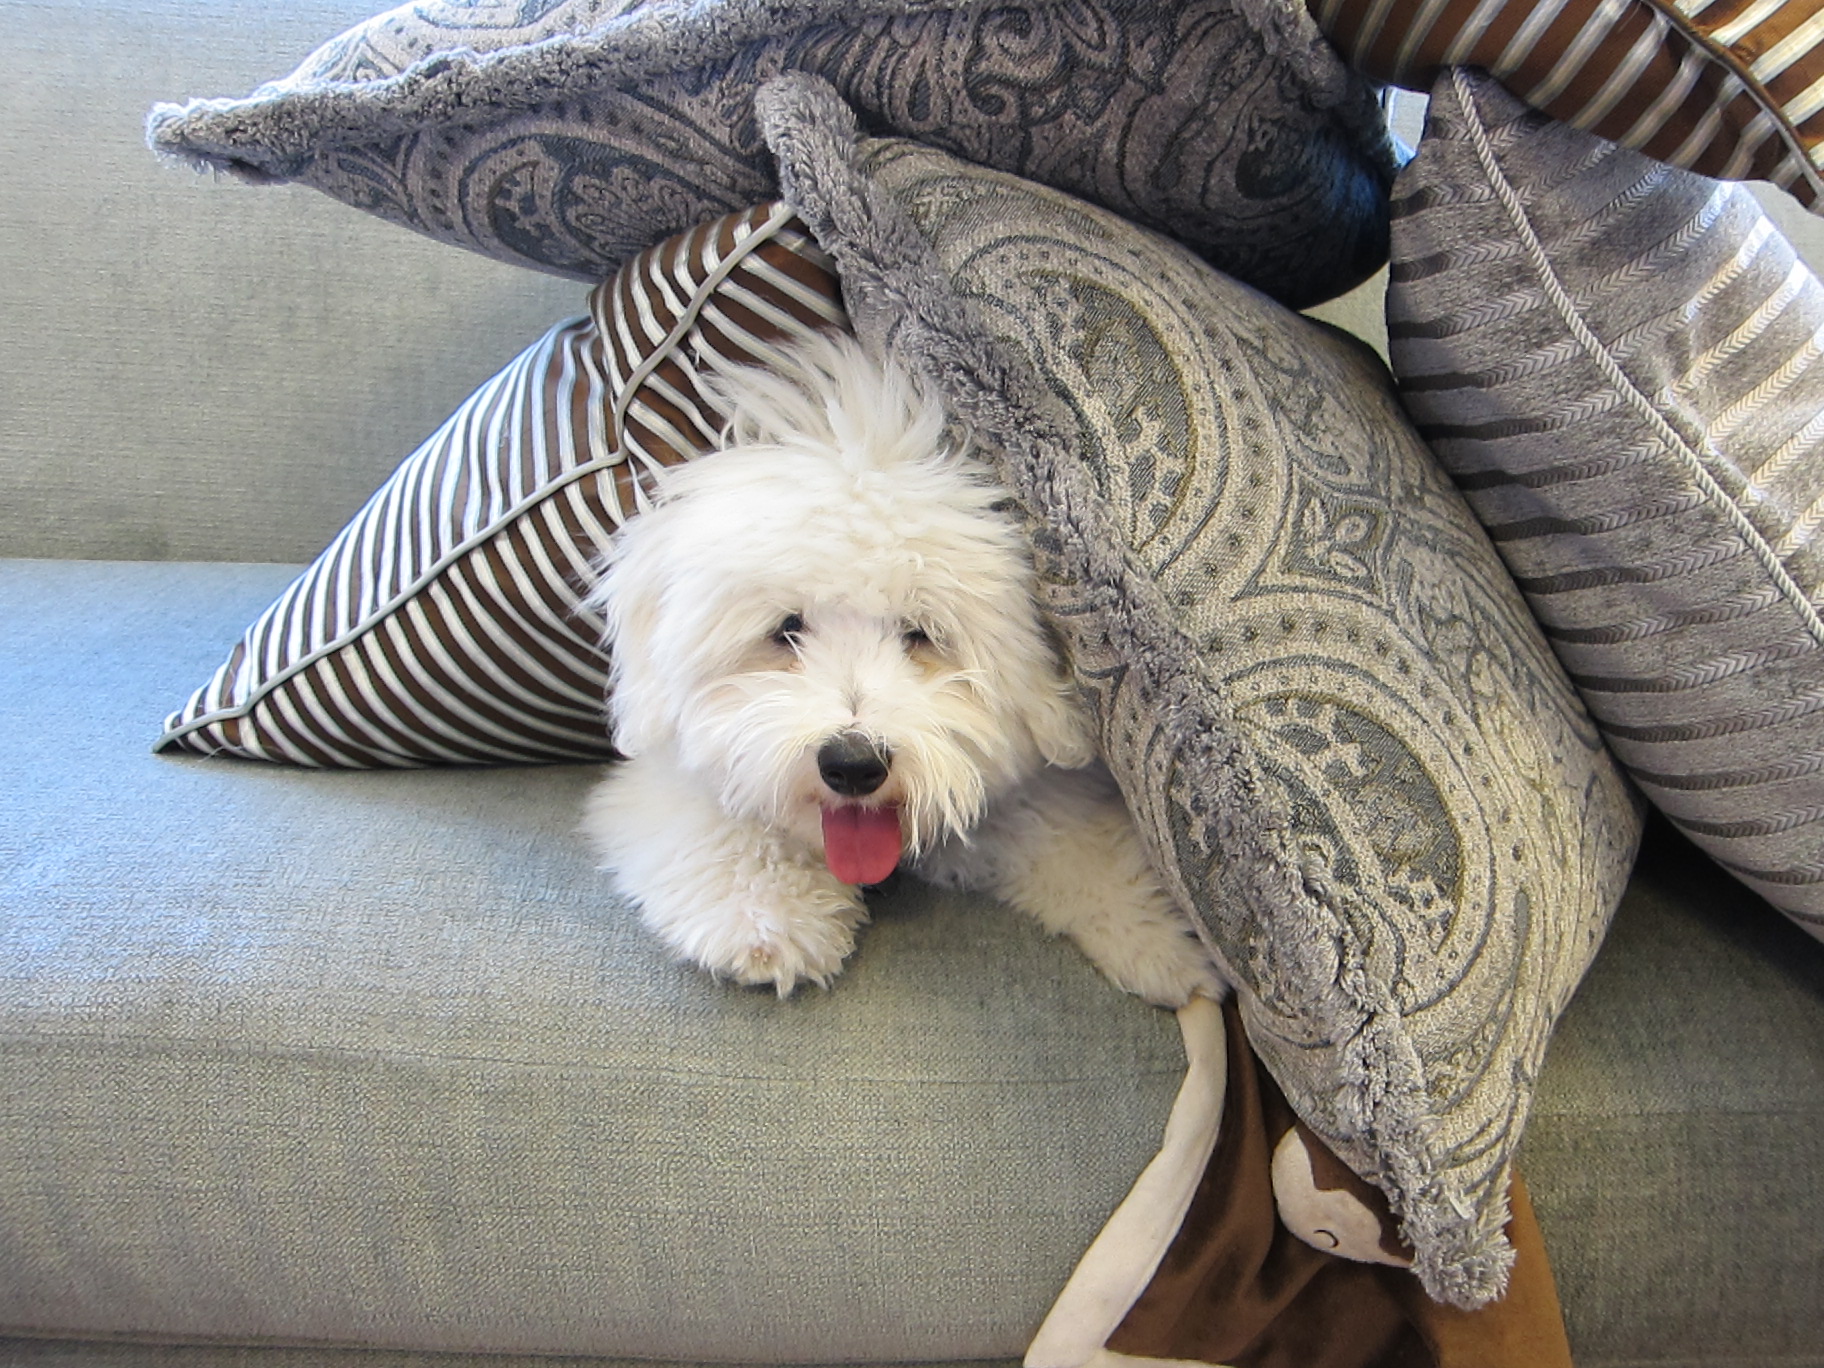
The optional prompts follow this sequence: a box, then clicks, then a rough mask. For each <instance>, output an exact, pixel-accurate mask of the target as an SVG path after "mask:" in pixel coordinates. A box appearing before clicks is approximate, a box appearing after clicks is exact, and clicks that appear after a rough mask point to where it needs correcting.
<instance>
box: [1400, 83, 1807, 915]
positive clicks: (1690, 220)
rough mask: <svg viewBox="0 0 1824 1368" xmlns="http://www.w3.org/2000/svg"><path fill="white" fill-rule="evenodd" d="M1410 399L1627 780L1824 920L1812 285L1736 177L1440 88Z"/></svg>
mask: <svg viewBox="0 0 1824 1368" xmlns="http://www.w3.org/2000/svg"><path fill="white" fill-rule="evenodd" d="M1395 214H1396V217H1395V222H1394V252H1395V261H1394V265H1393V270H1392V284H1391V286H1390V289H1389V295H1388V306H1387V307H1388V332H1389V336H1390V339H1391V347H1392V356H1393V363H1394V369H1395V370H1396V372H1397V373H1398V375H1399V377H1400V384H1401V389H1402V392H1403V394H1404V396H1405V400H1406V403H1407V406H1408V408H1409V410H1410V411H1411V412H1412V413H1413V414H1414V415H1415V417H1416V418H1417V420H1418V422H1419V425H1420V430H1421V431H1422V432H1424V433H1425V435H1426V436H1427V438H1428V439H1429V440H1430V442H1431V445H1432V447H1433V449H1434V450H1435V451H1436V452H1437V454H1438V456H1439V458H1440V459H1441V460H1442V461H1443V462H1444V463H1445V464H1446V465H1447V466H1448V467H1449V469H1450V470H1451V472H1452V473H1453V474H1454V476H1455V477H1456V479H1457V481H1458V482H1459V484H1460V485H1461V486H1462V488H1463V489H1464V491H1465V493H1466V495H1467V496H1468V498H1469V500H1470V502H1471V503H1472V504H1473V505H1474V507H1475V509H1476V511H1477V513H1478V514H1479V515H1480V517H1481V518H1482V521H1483V522H1484V523H1485V524H1486V525H1487V527H1488V528H1489V530H1490V532H1491V534H1492V535H1493V537H1494V540H1495V543H1496V545H1497V546H1499V547H1500V549H1501V553H1502V555H1503V556H1504V557H1505V559H1506V561H1507V563H1508V566H1509V568H1510V569H1511V570H1512V571H1513V573H1514V575H1515V577H1516V579H1517V580H1518V581H1519V583H1520V585H1521V587H1522V588H1523V589H1524V590H1525V592H1526V595H1527V597H1528V600H1529V601H1530V602H1531V604H1532V607H1533V611H1534V613H1535V614H1536V615H1537V617H1538V618H1539V620H1540V622H1541V623H1542V624H1544V627H1545V630H1546V633H1547V635H1548V636H1549V637H1550V638H1551V641H1552V644H1553V645H1554V646H1555V647H1556V649H1557V651H1558V654H1559V656H1560V657H1561V658H1562V660H1563V661H1564V663H1565V666H1566V668H1567V669H1568V670H1569V671H1570V674H1571V676H1572V678H1573V679H1574V680H1575V681H1576V683H1577V685H1578V687H1579V689H1581V690H1582V693H1583V696H1584V699H1585V701H1586V702H1587V704H1588V706H1589V709H1590V711H1591V713H1592V714H1594V715H1595V717H1596V718H1597V720H1598V721H1599V722H1600V724H1601V725H1602V728H1603V731H1604V734H1605V735H1606V736H1607V738H1608V741H1609V744H1610V746H1611V747H1612V748H1613V750H1614V751H1615V754H1616V755H1617V756H1618V757H1619V758H1620V759H1621V761H1622V762H1623V763H1624V764H1625V765H1626V766H1627V769H1628V771H1629V773H1630V774H1632V776H1633V777H1634V779H1635V781H1636V782H1637V783H1638V784H1639V786H1640V788H1641V790H1642V791H1643V792H1644V793H1645V794H1646V796H1647V797H1648V798H1650V799H1651V800H1652V801H1653V802H1654V803H1655V804H1657V805H1658V806H1659V807H1660V808H1661V809H1662V810H1663V811H1664V812H1665V813H1666V814H1667V815H1668V816H1669V817H1671V819H1672V820H1673V822H1674V823H1676V824H1677V825H1678V826H1679V827H1680V828H1681V829H1683V830H1684V831H1685V832H1686V834H1688V835H1689V836H1690V837H1691V838H1692V839H1693V840H1694V841H1696V842H1697V843H1698V844H1699V845H1700V846H1702V847H1704V848H1705V849H1706V850H1708V851H1709V852H1710V853H1711V854H1712V855H1713V856H1714V857H1715V858H1716V859H1717V860H1718V861H1720V862H1721V863H1722V864H1723V865H1724V866H1725V867H1727V868H1728V869H1730V870H1731V871H1732V872H1734V873H1735V874H1736V875H1737V876H1738V877H1740V878H1741V879H1742V880H1743V882H1745V883H1746V884H1747V885H1748V886H1749V887H1750V888H1753V889H1754V890H1755V891H1756V892H1758V893H1760V894H1762V895H1763V896H1764V897H1766V898H1767V899H1768V900H1769V901H1770V902H1772V903H1774V904H1775V905H1776V906H1778V907H1780V908H1782V909H1783V910H1785V911H1786V912H1787V913H1788V914H1789V915H1791V916H1792V917H1793V918H1794V919H1795V920H1796V921H1798V922H1799V923H1800V924H1801V925H1802V926H1804V927H1806V929H1808V930H1809V931H1811V932H1812V934H1814V935H1817V936H1820V937H1824V619H1821V618H1820V611H1819V610H1820V607H1821V606H1824V536H1821V535H1820V524H1821V523H1824V355H1821V354H1820V353H1824V287H1821V286H1820V284H1819V282H1818V279H1817V277H1816V276H1815V275H1813V274H1812V272H1811V271H1810V270H1809V269H1808V268H1807V267H1806V266H1805V264H1804V263H1803V262H1802V261H1801V260H1800V259H1799V258H1798V256H1797V254H1796V253H1795V252H1794V250H1793V248H1792V246H1791V244H1790V243H1788V242H1787V241H1786V240H1785V238H1783V237H1782V236H1781V235H1780V234H1779V232H1778V231H1777V230H1776V229H1775V228H1774V226H1773V225H1772V223H1771V222H1770V221H1769V220H1768V218H1767V216H1766V215H1765V214H1764V213H1763V211H1762V210H1761V208H1760V206H1759V204H1758V203H1757V202H1756V201H1755V199H1754V198H1753V196H1752V195H1750V194H1749V193H1748V192H1747V191H1746V190H1745V189H1743V188H1742V187H1740V186H1735V185H1727V184H1723V183H1721V182H1718V181H1712V180H1706V179H1704V178H1702V177H1699V176H1695V175H1692V174H1690V173H1688V172H1684V171H1677V170H1672V169H1670V168H1667V167H1664V166H1661V165H1659V164H1657V163H1654V162H1651V161H1648V160H1647V159H1646V158H1644V157H1641V156H1639V155H1637V154H1635V153H1633V152H1629V151H1626V150H1624V149H1621V148H1619V147H1616V146H1615V145H1614V144H1612V143H1607V142H1604V141H1602V140H1600V139H1597V138H1594V137H1591V136H1590V135H1588V134H1585V133H1580V132H1578V131H1577V130H1575V129H1570V128H1566V127H1564V126H1563V125H1560V124H1557V123H1554V122H1552V121H1551V120H1548V119H1546V118H1544V117H1543V116H1541V115H1537V114H1535V113H1533V112H1531V111H1530V110H1528V109H1526V108H1525V107H1524V106H1522V105H1521V104H1520V103H1519V102H1518V101H1517V100H1515V99H1514V98H1513V97H1512V96H1511V95H1509V94H1508V93H1507V92H1506V91H1504V90H1503V89H1501V88H1500V87H1499V86H1497V85H1496V84H1494V83H1493V82H1492V81H1490V80H1488V79H1487V78H1486V77H1483V76H1481V75H1479V74H1475V73H1471V72H1465V71H1453V72H1450V73H1447V74H1446V75H1445V76H1444V77H1442V78H1440V80H1439V82H1438V85H1437V87H1436V89H1435V90H1434V91H1433V93H1432V100H1431V110H1430V119H1429V123H1428V126H1427V129H1426V133H1425V137H1424V139H1423V141H1422V143H1421V146H1420V151H1419V155H1418V157H1417V158H1416V159H1415V160H1414V161H1413V162H1412V164H1411V165H1410V166H1408V167H1407V168H1406V170H1405V172H1404V173H1403V174H1402V177H1401V180H1400V183H1399V192H1398V196H1397V199H1396V204H1395Z"/></svg>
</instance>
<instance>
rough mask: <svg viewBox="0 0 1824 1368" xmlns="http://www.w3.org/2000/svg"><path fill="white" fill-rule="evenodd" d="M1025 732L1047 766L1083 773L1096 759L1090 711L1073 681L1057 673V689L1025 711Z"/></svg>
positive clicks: (1063, 671)
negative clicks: (1029, 733) (1079, 770)
mask: <svg viewBox="0 0 1824 1368" xmlns="http://www.w3.org/2000/svg"><path fill="white" fill-rule="evenodd" d="M1026 726H1027V729H1028V730H1030V731H1031V732H1032V739H1033V741H1034V743H1035V744H1037V746H1038V748H1039V754H1040V755H1042V756H1044V757H1045V759H1046V762H1047V763H1049V764H1053V765H1056V766H1058V767H1059V768H1060V769H1082V768H1083V767H1084V766H1085V765H1088V764H1091V763H1093V762H1094V760H1095V758H1096V738H1095V733H1094V731H1093V730H1092V728H1091V724H1090V717H1089V711H1088V710H1087V709H1086V708H1085V707H1084V706H1083V701H1082V698H1081V696H1080V695H1079V694H1078V692H1077V685H1076V681H1075V680H1073V679H1072V678H1071V677H1070V674H1069V672H1068V671H1066V670H1063V669H1060V670H1059V671H1058V674H1057V679H1056V687H1055V688H1052V689H1049V690H1047V691H1046V692H1045V693H1044V694H1043V695H1041V696H1040V697H1039V698H1038V699H1036V700H1034V703H1033V706H1031V707H1030V708H1029V709H1028V711H1027V717H1026Z"/></svg>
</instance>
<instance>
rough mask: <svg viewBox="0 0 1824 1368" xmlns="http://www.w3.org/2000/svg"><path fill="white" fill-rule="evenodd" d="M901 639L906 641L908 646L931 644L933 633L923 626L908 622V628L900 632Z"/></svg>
mask: <svg viewBox="0 0 1824 1368" xmlns="http://www.w3.org/2000/svg"><path fill="white" fill-rule="evenodd" d="M900 640H901V641H903V642H905V643H906V646H907V647H908V648H910V647H913V646H929V645H930V644H931V633H929V632H927V631H926V630H925V629H924V628H923V627H920V626H918V625H916V624H913V623H908V624H907V626H906V630H905V631H904V632H902V633H901V634H900Z"/></svg>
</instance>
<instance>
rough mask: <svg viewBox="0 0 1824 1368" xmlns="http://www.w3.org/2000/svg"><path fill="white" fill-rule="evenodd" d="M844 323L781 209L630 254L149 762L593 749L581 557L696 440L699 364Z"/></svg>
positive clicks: (378, 500)
mask: <svg viewBox="0 0 1824 1368" xmlns="http://www.w3.org/2000/svg"><path fill="white" fill-rule="evenodd" d="M845 325H846V317H845V315H844V313H843V310H842V304H841V299H840V293H839V290H838V286H837V280H836V275H835V271H834V268H833V266H832V264H831V262H830V260H829V258H828V257H827V256H826V255H825V254H824V253H823V251H822V250H821V249H820V248H818V246H817V244H816V243H815V241H813V240H812V238H811V237H810V235H809V234H808V233H807V232H806V231H805V229H804V226H803V224H802V223H800V222H799V221H798V219H797V218H796V216H795V215H794V214H793V213H792V212H791V210H790V209H788V208H787V207H785V206H784V205H781V204H766V205H761V206H758V207H757V208H754V209H751V210H748V211H746V212H744V213H740V214H733V215H729V216H728V217H726V218H723V219H720V220H717V221H715V222H713V223H708V224H704V225H702V226H701V227H698V228H696V229H693V230H692V231H690V232H688V233H684V234H680V235H679V236H677V237H675V238H672V239H670V240H668V241H666V242H664V243H661V244H660V245H658V246H656V247H653V248H650V249H648V250H647V251H645V252H643V253H641V254H640V255H639V256H637V257H635V258H634V259H633V260H631V261H630V262H628V263H627V264H626V265H625V266H624V267H622V268H621V270H620V271H619V272H617V273H616V275H615V276H614V277H613V278H612V279H610V280H608V281H607V282H605V283H604V284H603V285H601V286H599V287H597V289H596V290H595V291H594V292H593V293H592V295H591V296H590V317H588V318H583V319H575V320H572V321H569V322H566V323H562V324H560V325H558V326H557V327H555V328H553V329H552V330H551V331H550V332H549V333H547V334H546V335H545V336H544V337H542V338H540V339H539V340H538V341H537V342H536V343H534V344H533V345H532V346H531V347H530V348H528V349H527V350H526V351H525V352H524V353H523V354H521V355H520V356H519V357H518V358H516V359H515V360H514V361H513V362H512V363H511V364H510V365H508V366H507V367H506V368H505V369H504V370H502V371H501V372H500V374H498V375H496V376H495V377H494V378H493V379H492V380H490V381H488V382H487V383H486V384H485V385H483V386H482V387H481V388H480V389H478V390H477V391H476V392H475V393H474V394H473V395H472V396H470V398H469V399H468V400H467V401H466V402H465V403H464V404H463V405H462V407H461V408H460V409H458V410H457V411H456V413H455V414H453V415H452V416H451V417H450V418H449V420H448V421H447V422H445V423H444V425H443V426H442V427H441V428H439V429H438V430H437V432H436V433H434V434H433V435H432V436H431V438H430V439H429V440H428V441H426V442H425V443H424V444H423V445H422V446H421V447H419V448H418V450H417V451H415V452H414V453H412V455H411V456H410V457H408V458H407V459H406V461H405V462H404V463H403V464H402V465H401V466H400V467H399V468H398V469H397V470H396V471H395V472H394V473H393V474H392V475H391V476H390V477H389V478H388V480H387V481H386V483H385V484H384V485H382V486H381V487H380V489H379V490H378V491H376V492H375V494H374V495H373V497H372V498H371V499H370V500H369V501H368V503H367V504H366V505H365V506H364V507H363V508H362V509H361V511H360V512H359V513H357V514H356V515H355V517H354V519H353V520H352V521H351V522H350V523H349V524H348V526H347V527H345V528H343V529H342V531H341V532H340V533H339V534H338V535H337V536H336V538H335V539H334V540H333V541H332V542H331V543H330V545H329V546H328V547H327V548H326V549H325V550H324V551H323V553H322V554H321V555H320V556H319V557H318V558H317V559H316V560H315V561H314V562H312V564H311V565H310V566H308V567H307V568H306V569H305V570H304V572H303V573H302V574H300V575H299V576H298V578H297V580H296V581H294V582H293V583H292V585H291V586H290V587H289V588H288V589H286V591H285V592H284V593H283V594H282V595H280V596H279V598H278V600H277V601H276V602H274V603H273V605H272V606H271V607H270V608H268V609H267V610H266V611H265V612H264V613H263V614H261V616H260V618H259V619H258V621H256V622H255V623H254V624H253V625H252V626H251V627H249V628H248V630H247V632H246V634H245V635H244V636H243V637H242V639H241V641H240V643H239V644H238V645H236V646H235V648H234V650H233V651H232V652H231V653H230V654H229V656H228V659H227V660H226V661H225V662H224V663H223V664H222V666H221V667H220V668H219V669H218V670H217V671H216V672H215V674H214V677H213V678H211V679H210V681H209V682H208V683H207V684H205V685H204V686H203V687H202V688H200V689H198V690H197V691H196V693H195V694H194V695H193V696H192V697H191V699H190V701H189V702H188V703H187V704H186V705H185V706H184V707H183V708H182V709H180V710H179V711H178V712H176V713H174V714H172V715H171V717H169V718H168V719H167V720H166V723H165V729H164V733H163V735H162V736H161V737H160V738H159V740H158V743H157V748H158V749H161V750H162V749H168V748H181V749H184V750H190V751H198V752H202V753H204V754H229V755H237V756H243V757H246V758H250V759H259V760H275V761H282V762H289V763H293V764H300V765H313V766H337V767H354V768H373V767H381V766H413V765H426V764H509V763H526V762H535V761H553V760H572V759H587V758H597V757H603V756H607V755H609V754H612V747H611V745H610V742H609V738H608V735H607V732H606V727H605V721H604V717H603V706H602V705H603V697H604V691H605V689H606V686H607V660H606V657H605V656H604V655H603V653H602V649H601V646H600V635H601V623H600V622H599V620H597V619H596V618H595V617H594V616H592V615H591V614H589V613H587V612H586V611H584V610H583V609H582V607H581V598H582V594H583V592H584V589H585V586H586V584H587V582H588V580H589V577H590V567H591V565H592V563H593V562H594V561H595V559H596V558H597V557H598V556H599V555H600V554H601V553H602V551H603V550H604V548H605V547H606V546H607V544H608V542H609V539H610V538H611V537H612V536H613V535H614V531H615V529H616V528H618V527H619V526H620V525H621V524H622V523H623V522H625V521H626V519H627V518H628V517H630V516H632V515H634V514H635V513H637V512H638V510H639V509H640V508H641V507H643V506H644V505H645V503H646V501H647V500H648V498H649V497H650V494H651V491H652V487H653V480H654V477H655V475H656V473H657V472H658V471H659V470H660V469H662V468H663V467H664V466H666V465H671V464H675V463H677V462H679V461H683V460H687V459H689V458H690V457H691V456H694V455H696V454H698V453H699V452H702V451H705V450H708V449H710V448H711V447H713V446H714V445H715V443H716V438H717V433H718V430H719V428H720V426H721V420H720V418H719V417H718V415H717V414H715V413H714V412H713V411H712V410H711V409H709V408H708V407H707V406H706V405H705V404H704V403H703V401H702V400H701V399H700V398H699V397H698V395H697V389H696V377H697V375H698V374H699V372H700V371H701V370H702V369H703V368H705V367H708V368H712V369H714V368H719V367H722V366H726V365H729V364H753V363H755V362H761V363H764V362H765V361H766V359H767V358H768V357H769V356H770V355H771V354H772V353H773V352H774V350H775V349H776V348H777V347H779V346H780V345H781V344H782V343H783V342H786V341H789V340H791V339H794V338H798V337H803V336H805V335H808V334H810V333H812V332H816V331H819V330H822V329H825V328H830V327H841V326H845Z"/></svg>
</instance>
